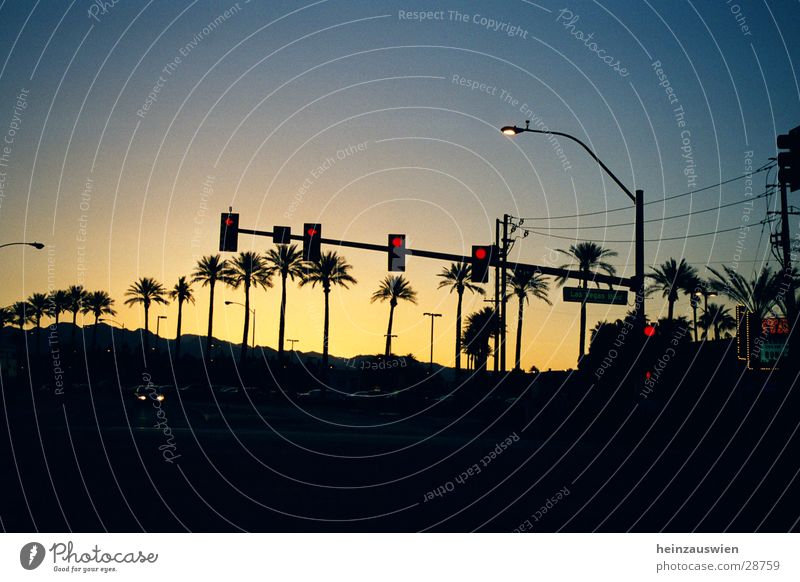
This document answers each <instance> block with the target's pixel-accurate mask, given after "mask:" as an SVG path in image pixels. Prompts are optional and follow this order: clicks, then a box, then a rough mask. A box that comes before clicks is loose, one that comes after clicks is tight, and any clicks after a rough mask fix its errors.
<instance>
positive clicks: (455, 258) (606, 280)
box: [239, 228, 634, 288]
mask: <svg viewBox="0 0 800 582" xmlns="http://www.w3.org/2000/svg"><path fill="white" fill-rule="evenodd" d="M239 232H240V233H241V234H252V235H254V236H268V237H272V232H270V231H266V230H254V229H249V228H239ZM290 238H291V239H292V240H297V241H302V240H303V237H302V235H295V234H293V235H291V236H290ZM319 240H320V243H321V244H325V245H334V246H339V247H346V248H353V249H362V250H365V251H378V252H381V253H386V244H372V243H363V242H356V241H349V240H336V239H332V238H320V239H319ZM406 255H408V256H415V257H422V258H426V259H438V260H440V261H452V262H456V263H468V264H469V263H470V262H471V261H472V257H467V256H463V255H455V254H452V253H440V252H438V251H426V250H422V249H406ZM497 265H499V258H498V257H493V260H492V266H493V267H494V266H497ZM507 266H508V268H509V269H511V270H512V271H513V270H516V269H528V270H531V271H535V272H537V273H541V274H542V275H551V276H553V277H566V278H568V279H578V280H584V279H585V280H588V281H592V282H596V283H602V284H604V285H615V286H618V287H629V288H633V286H634V281H633V279H631V278H623V277H611V276H609V275H603V274H600V273H581V272H579V271H577V270H576V271H572V270H568V269H558V268H556V267H546V266H540V265H530V264H527V263H513V262H511V261H509V262H508V263H507Z"/></svg>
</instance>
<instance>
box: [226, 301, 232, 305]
mask: <svg viewBox="0 0 800 582" xmlns="http://www.w3.org/2000/svg"><path fill="white" fill-rule="evenodd" d="M225 305H233V301H226V302H225Z"/></svg>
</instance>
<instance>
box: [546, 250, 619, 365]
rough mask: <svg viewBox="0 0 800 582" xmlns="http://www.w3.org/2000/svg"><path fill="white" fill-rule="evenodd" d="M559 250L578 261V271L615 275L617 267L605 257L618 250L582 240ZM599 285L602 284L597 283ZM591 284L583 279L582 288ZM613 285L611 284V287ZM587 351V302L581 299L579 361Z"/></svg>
mask: <svg viewBox="0 0 800 582" xmlns="http://www.w3.org/2000/svg"><path fill="white" fill-rule="evenodd" d="M558 252H560V253H563V254H565V255H567V256H568V257H569V258H570V259H571V260H572V263H577V266H578V272H580V273H583V274H585V275H591V274H592V273H596V272H597V271H604V272H605V273H607V274H608V275H612V276H613V275H614V274H615V273H616V269H615V268H614V266H613V265H611V264H609V263H607V262H606V261H605V259H607V258H609V257H616V256H617V253H616V251H612V250H610V249H606V248H603V247H602V246H600V245H599V244H597V243H594V242H580V243H578V244H576V245H570V246H569V249H567V250H564V249H558ZM572 263H568V264H566V265H561V266H560V267H559V268H560V269H567V268H569V267H570V266H571V264H572ZM556 282H557V284H558V285H559V286H561V285H564V283H566V282H567V277H557V278H556ZM596 284H597V286H598V287H599V286H600V285H599V284H598V283H596ZM588 286H589V281H588V279H584V280H583V281H581V288H583V289H586V288H587V287H588ZM610 287H611V286H610V285H609V288H610ZM585 351H586V302H585V301H581V328H580V340H579V343H578V361H580V360H581V358H583V355H584V353H585Z"/></svg>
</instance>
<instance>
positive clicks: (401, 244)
mask: <svg viewBox="0 0 800 582" xmlns="http://www.w3.org/2000/svg"><path fill="white" fill-rule="evenodd" d="M387 247H388V251H389V253H388V254H389V267H388V269H389V271H405V270H406V235H404V234H390V235H389V242H388V243H387Z"/></svg>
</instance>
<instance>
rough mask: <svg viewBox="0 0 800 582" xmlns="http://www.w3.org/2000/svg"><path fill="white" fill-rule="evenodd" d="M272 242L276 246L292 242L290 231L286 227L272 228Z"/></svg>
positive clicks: (289, 228)
mask: <svg viewBox="0 0 800 582" xmlns="http://www.w3.org/2000/svg"><path fill="white" fill-rule="evenodd" d="M272 242H273V243H275V244H276V245H288V244H289V243H290V242H292V229H291V227H288V226H273V227H272Z"/></svg>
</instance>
